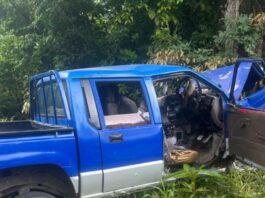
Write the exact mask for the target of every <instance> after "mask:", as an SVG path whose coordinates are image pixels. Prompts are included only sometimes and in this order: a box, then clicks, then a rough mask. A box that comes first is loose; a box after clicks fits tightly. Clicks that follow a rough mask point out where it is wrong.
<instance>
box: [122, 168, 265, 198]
mask: <svg viewBox="0 0 265 198" xmlns="http://www.w3.org/2000/svg"><path fill="white" fill-rule="evenodd" d="M169 177H175V178H177V180H176V182H171V183H166V182H164V181H161V185H160V186H159V187H154V188H153V189H151V190H148V191H144V192H139V193H135V194H131V195H127V196H126V197H130V198H138V197H139V198H140V197H143V198H175V197H176V198H178V197H179V198H219V197H220V198H264V197H265V171H261V170H251V169H245V170H243V171H240V170H236V169H235V170H232V171H230V172H229V173H219V172H217V171H215V170H207V169H204V168H198V169H196V168H193V167H190V166H188V165H185V166H184V167H183V169H182V170H180V171H178V172H176V173H173V174H172V175H170V176H169Z"/></svg>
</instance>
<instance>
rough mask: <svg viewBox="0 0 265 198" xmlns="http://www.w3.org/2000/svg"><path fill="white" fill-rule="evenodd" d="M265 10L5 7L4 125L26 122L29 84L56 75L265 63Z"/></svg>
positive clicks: (150, 2) (152, 4) (108, 0)
mask: <svg viewBox="0 0 265 198" xmlns="http://www.w3.org/2000/svg"><path fill="white" fill-rule="evenodd" d="M235 3H236V4H235ZM264 7H265V3H264V1H261V0H256V1H242V0H234V1H230V0H227V1H222V0H215V1H212V0H189V1H187V0H135V1H129V0H96V1H95V0H58V1H54V0H0V118H9V119H10V118H12V119H21V118H23V117H26V116H27V115H24V114H22V113H21V112H22V109H23V112H24V113H26V112H27V107H28V103H27V102H28V81H29V78H30V76H32V75H34V74H36V73H40V72H44V71H47V70H50V69H75V68H81V67H91V66H101V65H114V64H127V63H147V62H152V63H161V64H188V65H191V66H192V67H195V68H196V69H199V70H202V69H207V68H215V67H218V66H222V65H224V64H228V63H231V62H233V61H234V59H235V58H236V57H238V56H262V55H264V51H265V50H264V46H265V45H264V35H265V30H264V26H265V25H264V24H265V14H264V13H263V12H264ZM23 106H24V108H23Z"/></svg>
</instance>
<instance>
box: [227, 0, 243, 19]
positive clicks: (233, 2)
mask: <svg viewBox="0 0 265 198" xmlns="http://www.w3.org/2000/svg"><path fill="white" fill-rule="evenodd" d="M242 1H243V0H227V5H226V11H225V17H229V18H230V17H231V18H232V17H233V18H234V17H238V15H239V8H240V5H241V3H242Z"/></svg>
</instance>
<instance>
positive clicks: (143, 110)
mask: <svg viewBox="0 0 265 198" xmlns="http://www.w3.org/2000/svg"><path fill="white" fill-rule="evenodd" d="M96 86H97V90H98V94H99V98H100V102H101V106H102V109H103V113H104V119H105V125H106V127H107V128H122V127H130V126H140V125H146V124H149V123H150V118H149V112H148V108H147V106H146V100H145V97H144V94H143V90H142V87H141V84H140V82H137V81H128V82H125V81H122V82H117V81H116V82H97V83H96Z"/></svg>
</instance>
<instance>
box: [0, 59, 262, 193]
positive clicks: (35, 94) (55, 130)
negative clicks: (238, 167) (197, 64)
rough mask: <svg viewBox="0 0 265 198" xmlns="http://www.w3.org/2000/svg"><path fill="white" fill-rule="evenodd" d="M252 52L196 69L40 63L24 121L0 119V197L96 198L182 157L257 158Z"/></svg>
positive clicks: (209, 160) (151, 177)
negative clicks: (56, 67)
mask: <svg viewBox="0 0 265 198" xmlns="http://www.w3.org/2000/svg"><path fill="white" fill-rule="evenodd" d="M264 66H265V64H264V62H263V60H261V59H257V60H256V59H255V60H252V59H243V60H238V61H237V62H236V63H235V65H234V66H228V67H225V68H221V69H217V70H213V71H206V72H204V73H200V72H196V71H194V70H192V69H191V68H189V67H182V66H161V65H124V66H107V67H98V68H89V69H78V70H68V71H60V72H57V71H49V72H46V73H42V74H39V75H36V76H34V77H32V78H31V81H30V107H31V120H29V121H15V122H2V123H0V197H8V198H26V197H35V198H39V197H45V198H46V197H47V198H55V197H56V198H57V197H71V198H72V197H104V196H111V195H116V193H125V192H129V191H133V190H137V189H140V188H144V187H148V186H151V185H155V184H158V183H159V181H160V180H161V178H163V176H164V175H166V174H167V173H169V172H171V171H174V170H175V169H176V167H178V166H179V165H180V164H183V163H191V164H195V165H202V164H203V165H212V164H213V163H216V162H217V161H220V160H222V159H225V158H227V157H228V156H237V157H238V158H240V159H242V160H244V161H246V162H248V163H252V164H253V165H256V166H258V167H260V168H263V167H264V166H265V155H264V153H265V146H264V142H265V130H264V129H265V111H264V108H265V87H264V86H265V83H264V81H265V80H264V71H265V70H264Z"/></svg>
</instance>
